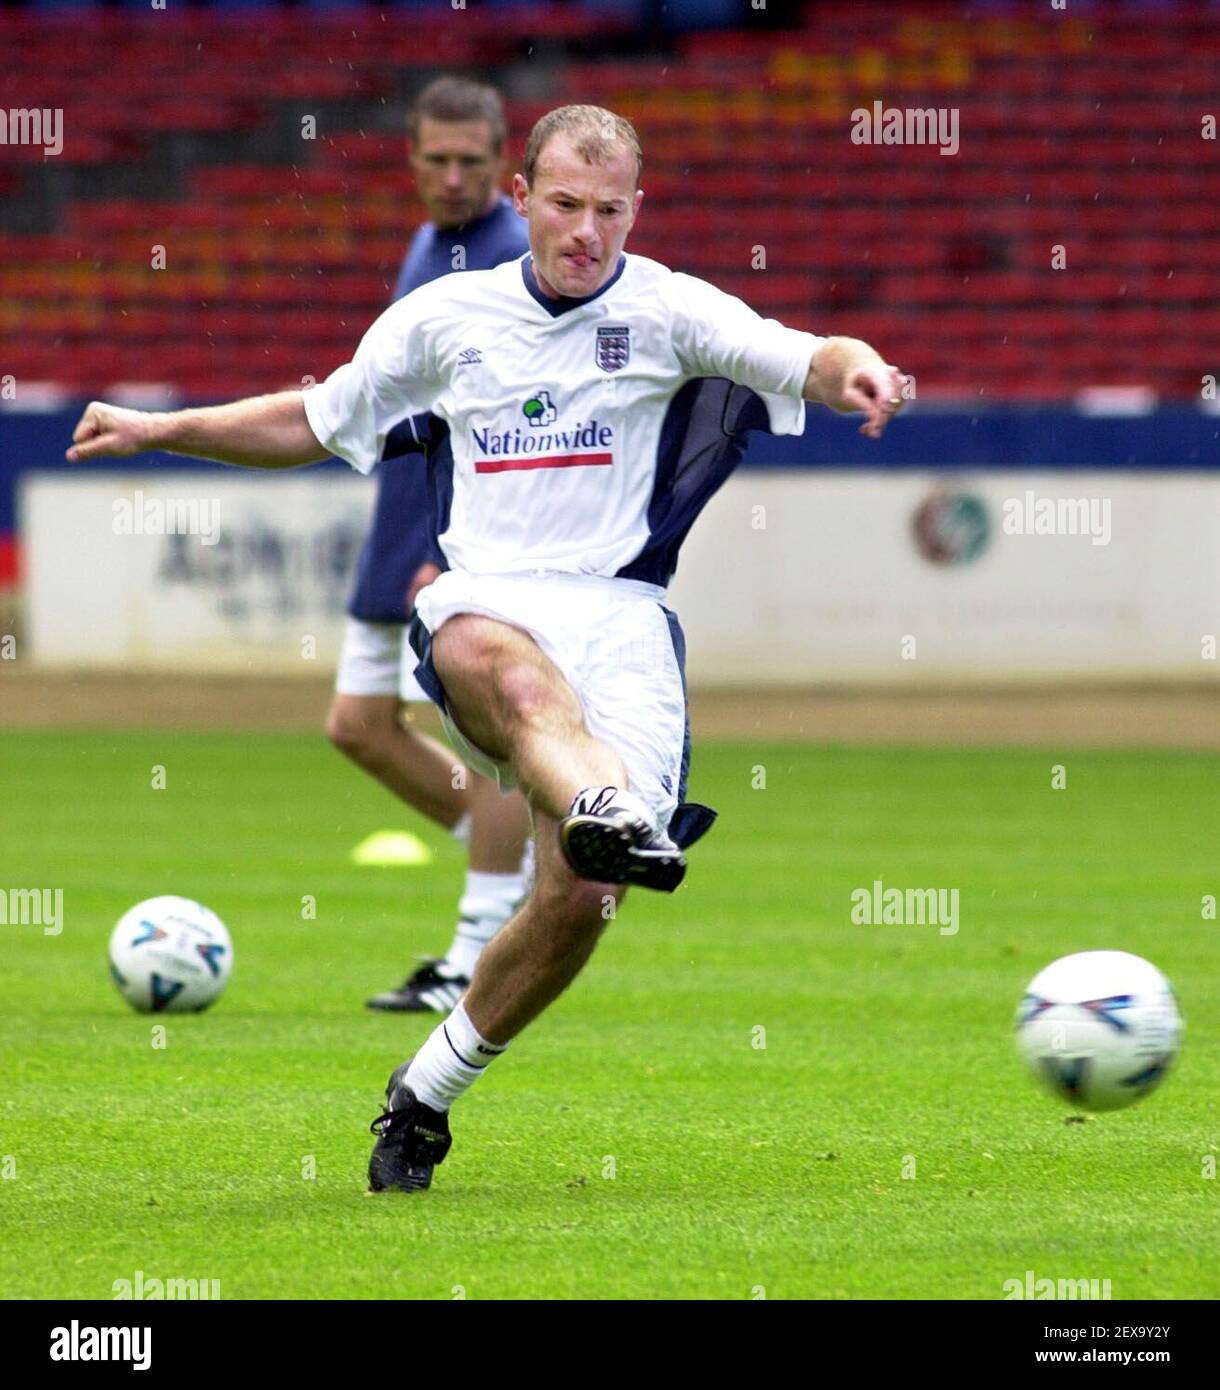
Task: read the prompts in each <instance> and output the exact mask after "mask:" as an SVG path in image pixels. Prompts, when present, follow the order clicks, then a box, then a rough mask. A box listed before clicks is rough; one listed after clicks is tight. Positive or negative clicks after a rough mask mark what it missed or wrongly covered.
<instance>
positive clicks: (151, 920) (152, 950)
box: [110, 896, 233, 1014]
mask: <svg viewBox="0 0 1220 1390" xmlns="http://www.w3.org/2000/svg"><path fill="white" fill-rule="evenodd" d="M232 969H233V942H232V941H231V940H230V938H229V933H228V931H227V930H226V929H225V924H224V923H223V922H222V921H221V920H220V918H219V917H217V915H216V914H215V913H214V912H212V911H211V910H210V909H208V908H206V907H204V906H203V905H202V904H201V903H197V902H192V901H191V900H190V898H175V897H169V896H166V897H161V898H149V899H148V900H147V901H146V902H142V903H137V904H136V905H135V907H133V908H132V909H131V910H130V911H129V912H125V913H124V914H123V916H122V917H120V918H119V921H118V925H117V926H116V927H115V929H114V931H113V932H111V934H110V974H111V976H112V978H113V979H114V982H115V984H116V985H117V986H118V990H119V993H120V994H121V995H122V996H123V998H124V999H126V1000H127V1002H128V1003H129V1004H130V1005H131V1007H132V1008H133V1009H138V1010H139V1011H140V1013H142V1014H150V1013H162V1012H164V1013H171V1014H181V1013H198V1012H199V1010H200V1009H206V1008H207V1007H208V1005H209V1004H213V1003H215V1002H216V1000H217V999H218V998H219V997H220V994H221V991H222V990H223V989H224V987H225V985H226V983H227V982H228V979H229V973H230V972H231V971H232Z"/></svg>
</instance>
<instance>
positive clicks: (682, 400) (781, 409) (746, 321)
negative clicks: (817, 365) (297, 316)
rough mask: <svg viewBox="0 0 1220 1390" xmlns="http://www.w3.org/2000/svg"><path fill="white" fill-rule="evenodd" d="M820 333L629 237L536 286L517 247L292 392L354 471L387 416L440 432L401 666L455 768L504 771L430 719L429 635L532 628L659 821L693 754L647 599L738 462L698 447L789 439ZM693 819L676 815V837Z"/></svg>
mask: <svg viewBox="0 0 1220 1390" xmlns="http://www.w3.org/2000/svg"><path fill="white" fill-rule="evenodd" d="M823 341H824V340H823V339H820V338H817V337H815V336H813V335H812V334H809V333H802V332H799V331H797V330H795V329H791V328H786V327H785V326H784V325H782V324H780V323H778V322H776V321H775V320H764V319H762V318H761V317H760V316H759V315H758V314H756V313H755V312H754V311H753V310H752V309H750V308H749V307H748V306H747V305H746V304H744V303H743V302H742V301H741V300H739V299H735V298H733V297H732V296H730V295H727V294H724V293H723V292H721V291H720V290H717V289H715V288H714V287H713V286H712V285H709V284H707V283H706V282H705V281H702V280H698V279H695V278H694V277H692V276H689V275H683V274H678V273H675V272H674V271H671V270H669V269H667V268H666V267H665V266H663V265H660V264H658V263H657V262H656V261H652V260H649V259H647V258H646V257H643V256H634V255H630V254H627V253H625V252H624V253H622V254H621V256H620V259H619V264H618V268H617V270H616V271H615V272H614V273H613V274H612V275H611V277H610V278H609V280H608V281H607V282H606V284H605V285H603V286H602V288H601V289H599V290H598V291H597V292H596V293H594V294H591V295H589V296H587V297H584V298H561V299H559V300H556V299H553V298H548V297H546V296H544V295H543V294H542V292H541V291H540V290H539V289H538V286H537V283H536V280H535V278H534V272H533V267H532V258H531V257H530V256H529V255H526V256H524V257H522V258H521V259H520V260H517V261H509V262H505V263H504V264H503V265H500V266H498V267H496V268H495V269H494V270H486V271H466V272H463V273H460V274H454V275H448V276H444V277H442V278H441V279H439V280H435V281H433V282H432V283H431V284H428V285H424V286H422V287H421V288H420V289H417V290H415V291H413V292H412V293H411V294H409V295H406V296H405V297H404V298H403V299H401V300H399V301H398V302H397V303H395V304H394V305H392V306H391V307H390V308H389V309H387V310H386V312H385V313H383V314H382V315H381V317H380V318H379V319H378V320H377V321H376V323H374V324H373V326H372V327H371V328H370V329H369V331H368V333H367V334H366V335H365V337H364V339H363V341H362V342H361V344H360V346H359V348H358V350H357V352H356V354H355V357H354V358H353V360H352V361H351V362H349V363H347V364H346V365H344V366H342V367H340V368H339V369H338V370H337V371H335V372H334V373H333V374H332V375H331V376H330V377H329V378H327V380H326V381H325V382H323V383H321V384H320V385H318V386H316V387H314V388H313V389H311V390H309V391H307V392H306V393H305V396H304V404H305V411H306V414H307V416H308V419H309V424H310V426H311V428H312V429H313V431H314V433H315V434H316V435H317V437H318V439H319V441H320V442H321V443H322V444H324V445H325V446H326V447H327V448H328V449H330V450H331V451H332V452H333V453H335V454H337V455H338V456H340V457H341V458H345V459H346V460H347V461H348V462H349V463H351V464H352V465H353V467H355V468H358V469H359V470H360V471H361V472H368V471H370V470H371V469H372V468H373V467H374V466H375V465H376V464H377V462H378V461H379V460H380V458H381V457H382V454H383V451H384V450H385V448H386V441H387V438H388V437H389V436H390V433H391V431H393V430H394V429H395V428H396V427H400V426H401V425H402V424H403V423H404V422H408V423H409V424H410V425H411V426H412V427H413V428H419V429H420V430H425V429H429V428H436V421H439V422H441V424H442V426H443V428H445V429H446V430H447V431H448V437H449V444H450V450H451V454H452V468H451V469H445V470H444V472H441V471H439V470H437V472H436V473H435V475H434V477H433V480H432V481H433V486H434V488H435V490H436V495H435V499H434V501H435V506H436V514H437V517H438V531H439V536H438V539H439V543H440V546H441V549H442V551H443V552H444V555H445V557H446V559H447V561H448V563H449V566H450V568H449V569H448V571H446V572H445V573H443V574H441V575H440V577H439V578H438V579H437V580H436V581H435V582H434V583H433V584H432V585H430V586H429V587H428V588H427V589H425V590H424V591H423V592H422V593H421V594H420V596H419V599H418V604H417V610H418V623H417V626H416V629H415V631H414V632H413V634H412V640H413V643H414V644H415V645H416V647H417V650H418V652H419V655H420V657H421V661H420V665H419V667H418V669H417V670H416V669H414V663H411V668H412V669H408V670H406V671H404V676H405V678H407V679H412V678H414V677H416V676H417V677H418V679H419V681H420V684H421V685H422V686H423V687H424V689H425V690H427V691H428V693H429V694H430V695H431V696H432V697H433V699H435V700H436V701H437V703H438V704H439V705H440V706H441V709H442V714H443V716H444V717H445V722H446V727H447V730H448V732H449V733H450V736H451V737H452V738H453V740H454V743H455V746H456V747H457V748H458V749H459V751H460V752H461V753H462V754H463V756H464V757H466V758H467V759H468V760H469V762H470V764H471V766H473V767H475V768H476V769H477V770H479V771H481V772H486V773H488V774H489V775H498V776H499V778H500V783H501V785H502V786H509V785H511V784H512V773H511V770H510V769H509V768H508V767H507V766H506V765H505V764H503V763H495V762H494V761H493V760H492V759H491V758H490V757H488V755H486V754H485V753H484V752H483V751H482V750H480V749H478V748H475V747H474V746H473V745H472V744H471V743H470V742H469V740H467V739H466V738H465V737H464V736H463V735H462V733H461V732H460V731H459V730H458V729H457V727H456V726H455V725H454V723H453V722H452V720H450V719H449V718H448V717H447V715H445V711H444V692H443V690H442V688H441V685H440V682H439V680H438V679H437V677H436V673H435V671H434V670H433V669H432V667H431V662H430V650H429V649H430V642H429V636H430V634H431V633H434V632H436V631H437V630H438V629H439V628H440V626H441V625H442V624H443V623H444V622H445V621H446V620H447V619H449V618H451V617H453V616H454V615H456V614H458V613H478V614H482V615H484V616H486V617H492V618H497V619H500V620H501V621H503V622H507V623H510V624H512V625H514V626H516V627H519V628H521V629H523V630H524V631H526V632H528V633H529V634H530V635H531V636H532V637H533V638H534V640H535V641H536V642H537V643H538V645H539V646H540V647H541V648H542V650H543V651H544V652H545V653H546V655H547V656H549V657H550V658H551V660H552V661H553V662H554V663H555V665H556V666H557V667H558V668H559V670H560V671H561V672H562V673H563V675H564V677H565V678H566V680H567V681H568V683H569V685H571V687H572V689H573V690H574V691H575V692H576V694H577V696H578V697H579V699H580V702H581V705H582V707H583V710H584V713H585V718H586V724H587V726H588V728H589V732H590V733H591V734H593V735H594V737H597V738H600V739H602V740H603V741H604V742H606V743H607V744H609V745H610V746H611V747H613V748H614V749H615V750H616V751H617V752H618V753H619V755H620V756H621V757H622V759H623V761H624V763H625V764H626V767H627V771H628V774H629V777H630V781H631V788H632V790H633V791H634V792H635V793H636V794H637V795H639V796H640V797H641V798H642V799H643V800H644V801H645V802H646V803H647V805H648V806H649V807H650V809H651V810H652V811H653V813H654V815H655V817H656V820H657V822H658V824H659V825H660V827H661V828H662V829H664V828H665V827H667V826H669V825H670V821H671V817H672V816H673V813H674V811H675V809H676V807H677V806H678V805H679V803H680V802H681V801H682V798H683V796H684V794H685V786H684V779H685V773H686V768H687V765H688V760H689V735H688V731H687V717H686V698H685V690H684V684H683V672H682V666H683V657H684V652H683V644H682V635H681V628H680V627H679V625H678V622H677V619H676V617H675V616H674V615H673V614H672V613H671V612H669V610H668V609H666V608H665V606H664V599H665V590H666V586H667V585H668V583H669V580H670V578H671V576H672V575H673V572H674V568H675V566H676V563H677V557H678V548H679V546H680V545H681V543H682V540H683V538H684V537H685V535H686V533H687V531H688V530H689V529H690V526H691V524H692V523H693V521H694V520H695V518H696V516H697V515H698V513H699V511H700V510H701V509H702V507H703V505H704V504H705V503H706V502H707V500H708V498H709V497H710V496H711V494H712V493H713V492H714V491H715V489H716V488H717V487H719V485H720V484H721V483H722V482H723V481H724V477H725V476H726V475H727V473H728V471H730V469H731V468H732V466H733V464H734V463H735V462H736V456H735V455H730V456H729V457H728V458H727V459H726V458H725V456H724V452H723V450H717V449H714V448H712V447H711V446H712V445H714V444H716V443H717V442H718V441H719V442H723V439H724V437H725V435H726V434H728V433H732V432H737V431H740V430H741V429H743V428H748V427H751V426H753V427H755V428H764V429H768V430H770V432H772V433H775V434H799V433H801V431H802V429H803V428H804V421H805V403H804V401H803V399H802V398H801V391H802V388H803V387H804V384H805V379H806V375H807V373H808V370H809V362H810V359H811V357H812V355H813V353H814V352H815V350H816V349H817V348H818V346H819V345H820V344H821V343H822V342H823ZM703 378H720V379H722V384H723V387H724V390H723V392H722V393H721V394H720V395H719V396H716V397H715V398H714V400H715V404H716V409H712V408H711V407H709V405H708V403H707V402H706V401H705V402H703V406H702V414H703V416H704V417H706V422H705V423H704V425H703V429H704V432H705V438H704V439H703V440H702V441H700V439H699V437H698V429H697V427H695V428H692V420H691V418H690V417H691V409H692V406H693V405H694V403H695V401H696V400H697V399H698V397H697V396H696V394H695V393H694V392H692V391H690V390H687V391H686V392H685V393H683V388H684V387H687V386H688V385H689V384H691V383H693V382H696V381H699V380H700V379H703ZM733 383H736V384H737V385H739V386H740V387H744V388H747V389H746V390H742V391H737V392H734V391H733ZM429 416H432V417H435V420H429V418H428V417H429ZM692 434H693V436H694V437H693V438H692ZM701 442H702V444H703V447H702V448H701V447H700V443H701ZM701 460H708V461H710V464H711V467H708V466H707V463H706V462H705V463H704V466H703V467H702V468H701V467H700V462H701ZM421 629H422V630H421ZM695 823H700V824H701V823H703V818H702V817H696V820H695V821H690V822H688V823H687V824H680V825H675V827H674V839H675V840H676V842H677V843H678V844H679V845H681V844H683V843H684V841H685V842H686V843H689V840H688V839H687V838H686V836H687V834H688V833H689V828H690V826H692V825H693V824H695ZM684 832H685V833H684Z"/></svg>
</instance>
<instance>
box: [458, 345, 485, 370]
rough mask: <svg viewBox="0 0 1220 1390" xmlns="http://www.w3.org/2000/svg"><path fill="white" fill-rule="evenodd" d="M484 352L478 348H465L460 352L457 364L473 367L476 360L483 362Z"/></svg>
mask: <svg viewBox="0 0 1220 1390" xmlns="http://www.w3.org/2000/svg"><path fill="white" fill-rule="evenodd" d="M482 360H483V354H482V353H481V352H480V351H479V350H478V348H463V349H462V350H461V352H459V353H458V360H457V364H458V366H459V367H473V366H474V365H475V363H476V362H482Z"/></svg>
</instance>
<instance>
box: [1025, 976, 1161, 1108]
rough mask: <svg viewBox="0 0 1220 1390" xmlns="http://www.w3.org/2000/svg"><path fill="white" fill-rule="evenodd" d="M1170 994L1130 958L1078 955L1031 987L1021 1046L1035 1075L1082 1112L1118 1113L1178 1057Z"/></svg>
mask: <svg viewBox="0 0 1220 1390" xmlns="http://www.w3.org/2000/svg"><path fill="white" fill-rule="evenodd" d="M1181 1036H1182V1017H1181V1015H1180V1014H1179V1012H1178V1004H1177V1000H1176V999H1175V998H1174V993H1173V987H1172V986H1171V985H1170V983H1169V981H1168V980H1167V979H1166V978H1165V976H1164V975H1162V974H1161V972H1160V971H1159V970H1158V969H1157V968H1156V966H1155V965H1152V964H1151V963H1150V962H1149V961H1146V960H1144V959H1143V958H1142V957H1140V956H1133V955H1131V954H1130V953H1129V952H1127V951H1080V952H1078V953H1077V954H1076V955H1073V956H1064V957H1063V958H1062V959H1060V960H1057V961H1055V962H1054V963H1053V964H1051V965H1048V966H1047V967H1046V969H1045V970H1043V971H1042V972H1041V973H1040V974H1038V975H1035V976H1034V978H1033V979H1032V980H1031V981H1030V985H1029V988H1028V989H1027V990H1026V991H1025V997H1024V998H1023V999H1022V1000H1021V1003H1020V1005H1019V1007H1018V1009H1017V1042H1018V1044H1019V1045H1020V1048H1021V1051H1022V1053H1024V1055H1025V1060H1026V1061H1027V1062H1028V1063H1029V1065H1030V1067H1031V1068H1032V1069H1033V1071H1034V1073H1035V1075H1036V1076H1037V1077H1038V1078H1039V1079H1040V1080H1041V1081H1042V1082H1043V1083H1044V1084H1045V1085H1047V1086H1048V1087H1049V1088H1050V1089H1051V1090H1052V1091H1053V1092H1054V1093H1055V1094H1056V1095H1058V1096H1060V1097H1062V1098H1063V1099H1064V1100H1066V1101H1068V1102H1070V1103H1071V1104H1072V1105H1075V1106H1077V1107H1079V1108H1080V1109H1082V1110H1121V1109H1122V1108H1123V1106H1126V1105H1131V1104H1132V1103H1133V1102H1135V1101H1137V1100H1139V1099H1140V1098H1141V1097H1142V1096H1146V1095H1147V1094H1148V1093H1149V1092H1150V1091H1152V1090H1154V1089H1155V1088H1156V1087H1157V1086H1159V1085H1160V1083H1161V1081H1162V1080H1164V1077H1165V1073H1166V1071H1167V1070H1168V1069H1169V1066H1170V1064H1171V1063H1172V1062H1173V1059H1174V1058H1175V1057H1176V1056H1177V1053H1178V1045H1179V1042H1180V1040H1181Z"/></svg>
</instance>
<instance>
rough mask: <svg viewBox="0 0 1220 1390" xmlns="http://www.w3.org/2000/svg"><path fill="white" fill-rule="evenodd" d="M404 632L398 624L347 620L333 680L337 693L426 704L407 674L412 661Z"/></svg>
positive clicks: (414, 681)
mask: <svg viewBox="0 0 1220 1390" xmlns="http://www.w3.org/2000/svg"><path fill="white" fill-rule="evenodd" d="M406 631H407V629H406V628H405V627H404V626H403V624H402V623H366V622H364V621H363V619H361V618H351V617H349V618H348V620H347V626H346V627H345V628H344V630H343V650H342V651H341V652H340V653H339V674H338V676H337V677H336V679H335V689H336V690H337V691H338V692H339V694H340V695H397V696H398V698H399V699H400V700H408V701H415V702H418V701H421V700H422V701H426V700H427V699H428V696H427V694H426V692H425V691H424V690H423V689H422V688H421V687H420V684H419V682H418V681H417V680H416V679H415V677H414V676H413V675H411V672H412V671H413V670H414V669H415V664H416V661H415V654H414V652H412V650H411V648H410V645H409V644H408V643H407V641H406ZM404 658H405V665H406V670H405V671H404V670H403V669H402V668H403V666H404Z"/></svg>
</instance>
